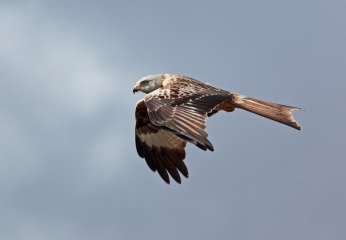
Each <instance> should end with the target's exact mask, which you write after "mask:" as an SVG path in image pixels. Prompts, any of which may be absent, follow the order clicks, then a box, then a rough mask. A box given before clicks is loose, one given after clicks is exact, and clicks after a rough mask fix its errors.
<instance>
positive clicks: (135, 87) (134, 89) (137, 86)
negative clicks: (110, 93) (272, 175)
mask: <svg viewBox="0 0 346 240" xmlns="http://www.w3.org/2000/svg"><path fill="white" fill-rule="evenodd" d="M138 91H139V85H138V84H136V85H135V86H134V87H133V88H132V92H133V94H135V93H136V92H138Z"/></svg>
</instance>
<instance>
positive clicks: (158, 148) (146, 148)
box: [133, 74, 300, 183]
mask: <svg viewBox="0 0 346 240" xmlns="http://www.w3.org/2000/svg"><path fill="white" fill-rule="evenodd" d="M137 91H141V92H144V93H146V95H145V97H144V98H143V99H142V100H140V101H139V102H138V103H137V106H136V148H137V152H138V155H139V156H140V157H141V158H144V159H145V161H146V162H147V164H148V166H149V167H150V168H151V170H153V171H157V172H158V173H159V175H160V176H161V177H162V179H163V180H164V181H165V182H166V183H169V182H170V176H171V177H172V178H173V179H174V180H175V181H176V182H178V183H181V178H180V174H182V175H183V176H185V177H188V170H187V167H186V165H185V164H184V161H183V160H184V159H185V146H186V143H187V142H190V143H192V144H194V145H196V146H197V147H199V148H200V149H202V150H210V151H213V150H214V147H213V145H212V144H211V142H210V141H209V140H208V133H207V131H206V119H207V118H208V117H210V116H212V115H213V114H215V113H217V112H218V111H220V110H223V111H226V112H232V111H234V110H235V109H236V108H240V109H243V110H246V111H249V112H252V113H256V114H258V115H260V116H263V117H266V118H269V119H271V120H274V121H277V122H280V123H282V124H285V125H288V126H290V127H292V128H295V129H298V130H300V126H299V124H298V122H297V121H296V120H295V119H294V117H293V114H292V112H293V111H294V110H299V109H300V108H297V107H291V106H286V105H281V104H277V103H272V102H268V101H263V100H259V99H255V98H250V97H246V96H243V95H240V94H238V93H233V92H229V91H225V90H222V89H219V88H215V87H213V86H210V85H208V84H205V83H203V82H200V81H198V80H195V79H192V78H190V77H187V76H183V75H177V74H156V75H149V76H146V77H144V78H142V79H140V81H138V82H137V83H136V85H135V86H134V88H133V92H134V93H135V92H137Z"/></svg>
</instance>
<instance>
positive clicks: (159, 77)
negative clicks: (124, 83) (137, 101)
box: [132, 74, 167, 93]
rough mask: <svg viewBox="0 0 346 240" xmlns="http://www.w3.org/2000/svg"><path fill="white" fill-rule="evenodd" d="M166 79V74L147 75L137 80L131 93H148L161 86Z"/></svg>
mask: <svg viewBox="0 0 346 240" xmlns="http://www.w3.org/2000/svg"><path fill="white" fill-rule="evenodd" d="M166 77H167V74H153V75H147V76H145V77H142V78H141V79H139V81H138V82H136V84H135V86H134V87H133V89H132V91H133V93H136V92H138V91H140V92H144V93H150V92H152V91H154V90H156V89H158V88H160V87H161V86H162V82H163V80H164V79H165V78H166Z"/></svg>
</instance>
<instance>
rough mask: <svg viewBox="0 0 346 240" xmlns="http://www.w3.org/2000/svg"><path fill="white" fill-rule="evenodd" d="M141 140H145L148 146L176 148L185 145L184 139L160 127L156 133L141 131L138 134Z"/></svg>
mask: <svg viewBox="0 0 346 240" xmlns="http://www.w3.org/2000/svg"><path fill="white" fill-rule="evenodd" d="M138 137H139V138H140V139H141V141H143V142H145V144H146V145H148V147H152V146H155V147H163V148H170V149H173V148H176V147H184V145H185V144H184V141H183V140H182V139H180V138H179V137H177V136H175V135H174V134H172V133H170V132H169V131H167V130H163V129H160V130H159V131H158V132H156V133H145V134H143V133H141V134H138Z"/></svg>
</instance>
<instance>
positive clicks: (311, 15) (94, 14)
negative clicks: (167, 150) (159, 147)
mask: <svg viewBox="0 0 346 240" xmlns="http://www.w3.org/2000/svg"><path fill="white" fill-rule="evenodd" d="M205 2H206V1H205ZM205 2H203V3H202V1H197V0H196V1H176V0H175V1H123V2H120V1H90V2H87V1H56V2H55V3H54V2H53V1H51V2H49V1H43V0H42V1H4V0H2V1H1V3H0V74H1V77H0V239H4V240H21V239H25V240H41V239H42V240H46V239H49V240H58V239H59V240H60V239H64V240H65V239H73V240H79V239H83V240H84V239H102V240H110V239H151V240H152V239H168V240H173V239H239V240H243V239H263V240H268V239H275V240H276V239H287V240H288V239H346V187H345V183H346V173H345V169H346V163H345V161H346V157H345V150H346V141H345V136H344V135H345V133H346V132H345V130H346V129H345V122H346V108H345V103H346V94H345V91H346V82H345V77H346V44H345V42H346V31H345V29H346V17H345V16H346V15H345V12H346V2H345V1H341V0H340V1H336V0H335V1H315V0H291V1H277V0H263V1H256V0H252V1H250V0H249V1H243V0H242V1H240V0H239V1H209V3H205ZM161 72H170V73H183V74H186V75H190V76H192V77H194V78H197V79H200V80H202V81H206V82H209V83H212V84H213V85H215V86H218V87H221V88H224V89H229V90H234V91H239V92H241V93H243V94H246V95H249V96H254V97H261V98H264V99H267V100H272V101H276V102H280V103H284V104H289V105H296V106H301V107H303V108H304V109H305V111H304V112H297V113H296V116H297V119H298V120H299V121H300V122H301V124H302V125H303V131H301V132H299V131H296V130H294V129H290V128H288V127H286V126H282V125H279V124H277V123H273V122H271V121H268V120H266V119H262V118H259V117H256V116H255V115H252V114H249V113H246V112H242V111H236V112H234V113H232V114H225V113H221V114H218V115H216V116H215V117H213V118H212V119H210V120H209V121H208V131H209V133H210V134H209V135H210V140H211V141H212V142H213V144H214V146H215V152H213V153H210V152H203V151H200V150H199V149H197V148H195V147H193V146H189V147H188V149H187V151H188V154H187V160H186V162H187V165H188V167H189V171H190V177H189V178H188V179H183V180H184V181H183V184H181V185H178V184H174V183H173V184H171V185H166V184H165V183H164V182H163V181H162V180H161V179H160V177H159V176H158V175H157V174H156V173H153V172H151V171H150V169H149V168H148V167H147V166H146V164H145V162H144V161H143V160H142V159H140V158H139V157H138V156H137V153H136V150H135V145H134V106H135V103H136V101H138V100H139V99H140V98H141V97H142V95H141V94H139V95H133V94H132V92H131V88H132V85H133V84H134V82H135V81H137V80H138V79H139V78H140V77H142V76H143V75H146V74H150V73H161Z"/></svg>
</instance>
